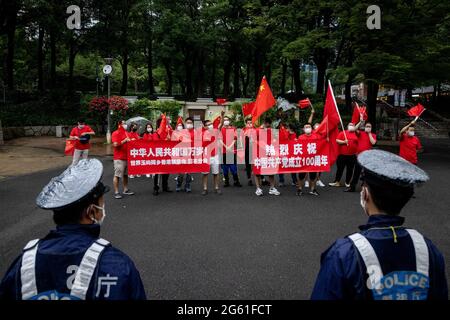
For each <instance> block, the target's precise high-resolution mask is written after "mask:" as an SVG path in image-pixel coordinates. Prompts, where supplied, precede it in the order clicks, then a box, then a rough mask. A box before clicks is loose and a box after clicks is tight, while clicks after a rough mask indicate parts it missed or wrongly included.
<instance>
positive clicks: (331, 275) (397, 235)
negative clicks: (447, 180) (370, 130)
mask: <svg viewBox="0 0 450 320" xmlns="http://www.w3.org/2000/svg"><path fill="white" fill-rule="evenodd" d="M358 162H359V164H360V165H361V167H362V168H363V169H362V174H361V177H362V181H363V186H362V190H361V194H360V197H358V198H359V199H355V201H358V202H360V204H361V207H362V208H361V209H360V211H361V212H362V213H363V214H364V215H367V218H368V220H367V222H366V223H365V224H364V225H361V226H360V227H359V231H358V232H355V233H353V234H351V235H349V236H345V237H343V238H340V239H337V240H336V241H335V243H333V244H332V245H331V246H330V247H329V248H328V249H327V250H326V251H325V252H324V253H323V254H322V255H321V266H320V271H319V274H318V276H317V280H316V283H315V286H314V289H313V292H312V294H311V299H313V300H349V301H350V300H351V301H361V300H416V301H417V300H442V301H446V300H448V286H447V279H446V274H445V273H446V272H445V270H446V268H445V259H444V257H443V255H442V253H441V252H440V251H439V249H438V248H437V247H436V245H435V244H434V243H433V242H432V241H431V240H429V239H428V238H427V237H425V236H423V235H422V234H421V233H420V232H419V231H417V230H414V229H411V228H409V227H406V226H405V225H404V224H405V217H403V216H401V214H402V212H403V211H406V212H408V210H402V209H403V208H404V207H405V205H406V204H407V203H408V202H409V201H410V199H411V198H412V197H413V195H414V192H415V190H414V189H415V186H416V185H418V184H423V183H425V182H426V181H428V180H429V176H428V175H427V173H426V172H424V171H423V170H421V169H420V168H418V167H417V166H415V165H413V164H411V163H409V162H408V161H405V160H404V159H402V158H400V157H399V156H397V155H395V154H393V153H390V152H386V151H382V150H367V151H364V152H362V153H361V154H360V155H358ZM410 208H411V206H410V207H409V208H408V209H410ZM437 210H438V209H437ZM352 213H353V214H356V212H352ZM429 213H430V214H432V213H433V212H432V210H431V211H430V212H429ZM357 219H358V220H359V217H358V218H357ZM410 224H412V222H411V221H410V222H409V223H408V226H409V225H410Z"/></svg>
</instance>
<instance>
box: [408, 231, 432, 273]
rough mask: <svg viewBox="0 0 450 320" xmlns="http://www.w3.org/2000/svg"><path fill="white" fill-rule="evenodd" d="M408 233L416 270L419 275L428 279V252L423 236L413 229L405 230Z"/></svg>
mask: <svg viewBox="0 0 450 320" xmlns="http://www.w3.org/2000/svg"><path fill="white" fill-rule="evenodd" d="M406 231H407V232H408V233H409V235H410V237H411V239H412V241H413V244H414V250H415V252H416V269H417V272H418V273H421V274H423V275H425V276H427V277H428V272H429V265H430V257H429V252H428V246H427V243H426V242H425V239H424V238H423V236H422V235H421V234H420V233H419V232H417V231H416V230H414V229H406Z"/></svg>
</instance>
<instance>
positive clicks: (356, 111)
mask: <svg viewBox="0 0 450 320" xmlns="http://www.w3.org/2000/svg"><path fill="white" fill-rule="evenodd" d="M361 115H362V116H363V119H364V121H367V119H368V118H369V117H368V115H367V109H366V107H360V106H359V105H358V104H357V103H356V102H355V107H354V108H353V116H352V123H353V124H357V123H358V122H359V120H360V119H361Z"/></svg>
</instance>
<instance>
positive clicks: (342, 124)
mask: <svg viewBox="0 0 450 320" xmlns="http://www.w3.org/2000/svg"><path fill="white" fill-rule="evenodd" d="M328 88H329V89H330V90H331V96H332V97H333V102H334V105H335V108H336V111H337V114H338V116H339V121H340V122H341V126H342V131H343V132H344V137H345V140H346V141H348V139H347V135H346V134H345V129H344V123H343V122H342V118H341V114H340V113H339V108H338V106H337V103H336V98H335V97H334V92H333V87H332V86H331V81H330V80H328ZM347 145H348V142H347Z"/></svg>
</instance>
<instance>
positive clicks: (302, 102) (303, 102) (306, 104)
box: [298, 98, 311, 109]
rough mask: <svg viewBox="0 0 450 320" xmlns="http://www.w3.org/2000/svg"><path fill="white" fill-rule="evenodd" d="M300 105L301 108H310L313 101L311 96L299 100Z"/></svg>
mask: <svg viewBox="0 0 450 320" xmlns="http://www.w3.org/2000/svg"><path fill="white" fill-rule="evenodd" d="M298 106H299V107H300V109H306V108H309V107H310V106H311V101H310V100H309V98H306V99H303V100H300V101H299V102H298Z"/></svg>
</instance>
